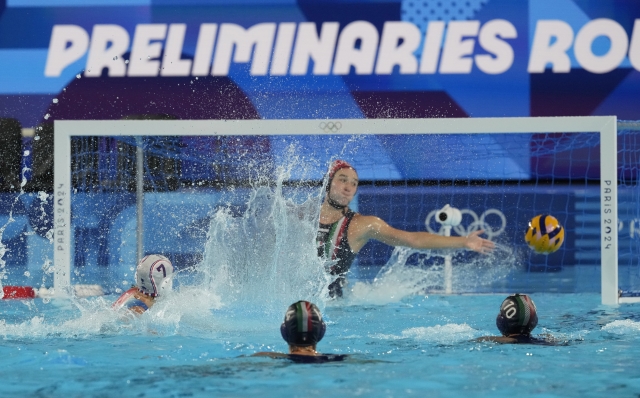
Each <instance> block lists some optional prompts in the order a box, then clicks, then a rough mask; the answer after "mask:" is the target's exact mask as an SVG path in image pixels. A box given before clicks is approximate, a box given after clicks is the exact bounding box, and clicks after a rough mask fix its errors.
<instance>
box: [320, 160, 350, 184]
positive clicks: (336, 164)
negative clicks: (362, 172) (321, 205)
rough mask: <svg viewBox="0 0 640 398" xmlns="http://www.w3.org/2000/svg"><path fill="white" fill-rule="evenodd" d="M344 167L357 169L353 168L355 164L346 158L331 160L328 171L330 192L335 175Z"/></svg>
mask: <svg viewBox="0 0 640 398" xmlns="http://www.w3.org/2000/svg"><path fill="white" fill-rule="evenodd" d="M342 169H352V170H353V171H356V169H354V168H353V166H351V165H350V164H349V163H348V162H346V161H344V160H340V159H337V160H334V161H333V162H331V166H329V171H328V173H327V178H328V180H327V188H326V189H327V192H329V190H330V189H331V183H332V182H333V177H335V175H336V173H337V172H338V171H339V170H342Z"/></svg>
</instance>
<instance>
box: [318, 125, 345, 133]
mask: <svg viewBox="0 0 640 398" xmlns="http://www.w3.org/2000/svg"><path fill="white" fill-rule="evenodd" d="M341 128H342V123H340V122H335V123H334V122H326V123H325V122H322V123H320V129H322V130H323V131H324V132H325V133H335V132H336V131H338V130H340V129H341Z"/></svg>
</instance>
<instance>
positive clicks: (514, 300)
mask: <svg viewBox="0 0 640 398" xmlns="http://www.w3.org/2000/svg"><path fill="white" fill-rule="evenodd" d="M537 324H538V313H537V310H536V305H535V304H534V303H533V300H531V298H530V297H529V296H527V295H526V294H518V293H516V294H514V295H512V296H509V297H507V298H506V299H504V301H503V302H502V305H500V313H498V316H497V317H496V326H497V327H498V329H499V330H500V333H502V335H503V336H509V335H513V334H522V335H528V334H529V333H531V331H532V330H533V329H535V327H536V325H537Z"/></svg>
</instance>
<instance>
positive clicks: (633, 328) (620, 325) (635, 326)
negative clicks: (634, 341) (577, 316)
mask: <svg viewBox="0 0 640 398" xmlns="http://www.w3.org/2000/svg"><path fill="white" fill-rule="evenodd" d="M602 330H603V331H605V332H609V333H613V334H638V332H640V322H636V321H632V320H630V319H624V320H618V321H613V322H611V323H608V324H606V325H604V326H603V327H602Z"/></svg>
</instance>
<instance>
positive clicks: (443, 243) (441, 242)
mask: <svg viewBox="0 0 640 398" xmlns="http://www.w3.org/2000/svg"><path fill="white" fill-rule="evenodd" d="M482 233H484V231H482V230H480V231H475V232H472V233H470V234H469V235H467V236H442V235H436V234H432V233H429V232H409V231H403V230H401V229H396V228H393V227H392V226H390V225H389V224H387V223H386V222H385V221H383V220H382V219H380V218H379V217H375V216H363V215H357V216H355V217H354V219H353V220H352V222H351V227H350V228H349V242H350V244H351V248H352V250H354V251H356V252H358V251H360V249H361V248H362V246H364V245H365V244H366V243H367V241H369V239H375V240H378V241H380V242H383V243H386V244H388V245H391V246H407V247H411V248H414V249H468V250H473V251H476V252H479V253H489V252H491V251H492V250H493V249H494V248H495V245H494V243H493V242H491V241H490V240H488V239H484V238H481V237H480V235H481V234H482Z"/></svg>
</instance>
